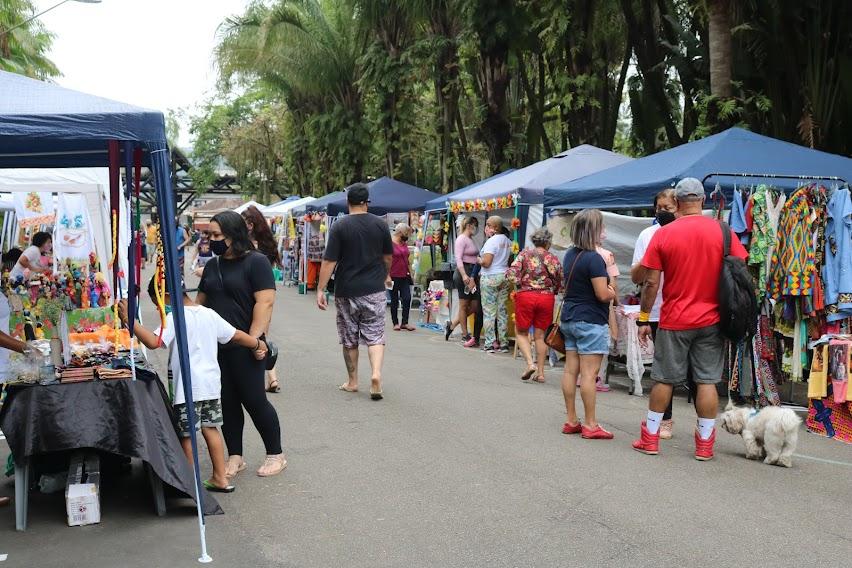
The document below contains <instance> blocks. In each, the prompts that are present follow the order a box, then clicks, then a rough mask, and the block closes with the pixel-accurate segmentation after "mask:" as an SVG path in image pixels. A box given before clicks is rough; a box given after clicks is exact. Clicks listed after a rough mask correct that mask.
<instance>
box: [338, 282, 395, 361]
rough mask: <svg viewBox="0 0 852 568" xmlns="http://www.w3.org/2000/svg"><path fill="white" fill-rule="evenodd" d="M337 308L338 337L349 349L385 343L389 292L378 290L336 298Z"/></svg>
mask: <svg viewBox="0 0 852 568" xmlns="http://www.w3.org/2000/svg"><path fill="white" fill-rule="evenodd" d="M334 306H335V307H336V308H337V337H338V338H339V339H340V344H341V345H343V346H344V347H346V348H348V349H353V348H355V347H358V345H359V344H361V345H384V344H385V312H386V311H387V294H386V293H385V292H384V291H382V292H377V293H375V294H368V295H366V296H356V297H354V298H338V297H335V298H334Z"/></svg>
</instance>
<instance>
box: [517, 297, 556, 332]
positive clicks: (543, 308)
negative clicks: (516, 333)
mask: <svg viewBox="0 0 852 568" xmlns="http://www.w3.org/2000/svg"><path fill="white" fill-rule="evenodd" d="M553 301H554V297H553V294H551V293H549V292H547V293H545V292H518V293H517V294H515V329H523V330H525V329H529V328H531V327H535V328H536V329H547V326H549V325H550V324H552V323H553Z"/></svg>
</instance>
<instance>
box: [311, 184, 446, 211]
mask: <svg viewBox="0 0 852 568" xmlns="http://www.w3.org/2000/svg"><path fill="white" fill-rule="evenodd" d="M367 187H369V188H370V206H369V211H370V213H373V214H374V215H380V216H381V215H387V214H388V213H407V212H408V211H424V210H425V207H426V203H427V202H428V201H430V200H432V199H435V198H437V197H440V196H439V195H438V194H437V193H434V192H432V191H428V190H426V189H422V188H420V187H416V186H413V185H410V184H407V183H404V182H401V181H398V180H395V179H391V178H389V177H380V178H379V179H377V180H374V181H371V182H370V183H368V184H367ZM314 203H316V202H314ZM347 211H348V206H347V204H346V195H345V194H343V195H339V196H338V197H337V198H336V199H334V200H333V201H330V202H329V203H328V215H329V216H331V217H334V216H336V215H339V214H340V213H346V212H347Z"/></svg>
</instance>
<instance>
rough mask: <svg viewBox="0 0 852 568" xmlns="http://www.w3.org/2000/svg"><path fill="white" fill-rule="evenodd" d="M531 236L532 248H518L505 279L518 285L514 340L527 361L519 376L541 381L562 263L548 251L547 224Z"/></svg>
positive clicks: (550, 235) (559, 284) (542, 379)
mask: <svg viewBox="0 0 852 568" xmlns="http://www.w3.org/2000/svg"><path fill="white" fill-rule="evenodd" d="M530 240H532V243H533V245H535V248H531V249H525V250H523V251H521V253H520V254H519V255H518V256H517V258H516V259H515V262H513V263H512V266H510V267H509V270H508V271H507V272H506V279H507V280H509V281H511V282H514V284H515V288H516V289H517V293H516V294H515V341H517V343H518V347H519V348H520V349H521V353H523V355H524V360H525V361H526V364H527V369H526V371H524V374H523V375H521V380H524V381H526V380H529V379H530V378H533V380H534V381H537V382H539V383H543V382H544V361H545V359H546V358H547V344H546V343H545V342H544V333H545V331H546V330H547V327H548V326H549V325H550V324H551V323H553V305H554V300H555V298H556V294H558V293H559V291H560V289H561V288H562V263H560V262H559V259H558V258H556V256H555V255H554V254H552V253H551V252H549V250H550V245H551V243H552V242H553V234H552V233H551V232H550V230H548V229H547V228H546V227H542V228H540V229H538V230H537V231H536V232H535V233H533V234H532V236H531V237H530ZM531 328H532V329H533V330H534V332H533V333H534V337H535V350H536V359H535V361H533V357H532V347H531V345H530V329H531Z"/></svg>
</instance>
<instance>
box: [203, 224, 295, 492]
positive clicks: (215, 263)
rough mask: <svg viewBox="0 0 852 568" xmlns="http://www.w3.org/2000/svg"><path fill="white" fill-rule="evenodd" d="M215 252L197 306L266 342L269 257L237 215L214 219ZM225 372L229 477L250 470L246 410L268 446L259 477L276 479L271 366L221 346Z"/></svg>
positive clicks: (271, 293)
mask: <svg viewBox="0 0 852 568" xmlns="http://www.w3.org/2000/svg"><path fill="white" fill-rule="evenodd" d="M210 249H211V250H212V251H213V253H214V254H215V255H216V256H217V258H215V259H213V260H211V261H210V262H208V263H207V265H206V266H205V267H204V273H203V274H202V276H201V283H200V284H199V286H198V289H199V292H198V298H197V300H196V301H197V303H199V304H201V305H204V306H207V307H208V308H210V309H212V310H213V311H215V312H216V313H218V314H219V315H220V316H222V317H223V318H224V319H225V320H226V321H227V322H228V323H230V324H231V325H233V326H234V327H236V328H237V329H240V330H242V331H244V332H246V333H248V334H249V335H251V336H252V337H256V338H260V339H265V333H266V330H267V329H269V321H270V319H271V318H272V306H273V305H274V303H275V279H274V277H273V275H272V267H271V266H270V264H269V261H268V260H267V259H266V257H265V256H264V255H262V254H260V253H258V252H257V251H255V250H254V246H253V245H252V243H251V240H250V239H249V235H248V229H247V228H246V224H245V222H243V219H242V217H240V215H239V214H238V213H234V212H233V211H225V212H223V213H219V214H218V215H216V216H215V217H213V219H211V220H210ZM219 368H220V369H221V371H222V395H221V398H222V418H223V424H222V434H223V436H224V437H225V444H226V445H227V446H228V454H229V457H228V467H227V469H226V475H228V477H234V476H235V475H236V474H237V473H239V472H241V471H242V470H244V469H245V468H246V462H245V461H244V460H243V424H244V420H245V419H244V417H243V407H244V408H245V409H246V410H247V411H248V413H249V416H251V419H252V422H254V426H255V428H257V430H258V432H260V436H261V438H262V439H263V444H264V446H266V461H264V463H263V465H262V466H261V467H260V469H258V470H257V474H258V475H259V476H261V477H268V476H271V475H276V474H278V473H281V472H282V471H284V468H285V467H287V460H286V459H284V454H283V453H282V451H281V426H280V424H279V422H278V414H277V413H276V412H275V408H273V406H272V404H270V402H269V401H268V400H267V399H266V391H265V385H264V374H265V373H264V372H265V368H266V364H265V362H264V361H257V360H256V359H255V358H254V356H253V355H252V353H251V352H250V351H249V350H247V349H241V348H239V347H234V346H231V345H221V346H220V347H219Z"/></svg>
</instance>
